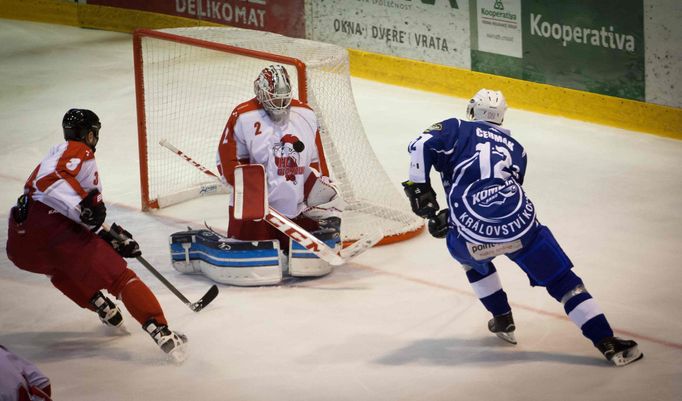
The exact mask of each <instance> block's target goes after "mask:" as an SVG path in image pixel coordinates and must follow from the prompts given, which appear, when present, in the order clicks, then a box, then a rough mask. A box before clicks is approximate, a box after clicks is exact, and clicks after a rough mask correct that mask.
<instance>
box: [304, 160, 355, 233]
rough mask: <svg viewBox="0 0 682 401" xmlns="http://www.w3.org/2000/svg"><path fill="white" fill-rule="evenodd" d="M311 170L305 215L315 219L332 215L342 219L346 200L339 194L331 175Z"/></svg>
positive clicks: (307, 181)
mask: <svg viewBox="0 0 682 401" xmlns="http://www.w3.org/2000/svg"><path fill="white" fill-rule="evenodd" d="M310 170H311V174H310V176H309V177H308V179H307V180H306V182H305V189H304V193H305V203H306V208H305V209H303V212H302V213H303V215H304V216H306V217H308V218H310V219H313V220H315V221H321V220H325V219H329V218H330V217H336V218H339V219H340V218H341V213H343V210H344V209H345V208H346V201H344V200H343V198H341V197H340V196H339V190H338V189H337V188H336V185H334V183H333V182H332V181H331V180H330V179H329V177H327V176H324V175H320V173H319V172H318V171H316V170H315V169H312V168H311V169H310Z"/></svg>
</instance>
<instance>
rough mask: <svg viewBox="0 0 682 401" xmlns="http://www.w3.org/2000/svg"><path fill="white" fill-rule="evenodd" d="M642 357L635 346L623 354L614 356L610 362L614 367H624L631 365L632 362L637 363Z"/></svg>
mask: <svg viewBox="0 0 682 401" xmlns="http://www.w3.org/2000/svg"><path fill="white" fill-rule="evenodd" d="M643 357H644V354H643V353H642V351H640V350H639V348H638V347H637V346H634V347H632V348H629V349H626V350H625V351H623V352H619V353H617V354H615V355H614V356H613V357H612V358H611V362H613V364H614V365H616V366H625V365H629V364H631V363H632V362H635V361H639V360H640V359H642V358H643Z"/></svg>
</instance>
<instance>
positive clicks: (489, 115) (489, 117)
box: [467, 89, 507, 125]
mask: <svg viewBox="0 0 682 401" xmlns="http://www.w3.org/2000/svg"><path fill="white" fill-rule="evenodd" d="M506 111H507V101H506V100H505V98H504V95H503V94H502V92H500V91H494V90H490V89H481V90H479V91H478V92H476V94H475V95H474V97H472V98H471V100H469V104H468V105H467V116H468V117H469V119H470V120H479V121H488V122H491V123H494V124H497V125H500V124H502V121H504V113H505V112H506Z"/></svg>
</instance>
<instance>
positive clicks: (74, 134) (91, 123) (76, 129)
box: [62, 109, 102, 142]
mask: <svg viewBox="0 0 682 401" xmlns="http://www.w3.org/2000/svg"><path fill="white" fill-rule="evenodd" d="M62 128H64V140H65V141H79V142H83V141H84V140H85V136H86V135H87V134H88V132H90V131H92V132H93V133H94V134H95V137H96V138H98V139H99V129H100V128H102V123H100V122H99V117H97V114H95V113H94V112H92V111H90V110H86V109H71V110H69V111H67V112H66V114H64V119H63V120H62Z"/></svg>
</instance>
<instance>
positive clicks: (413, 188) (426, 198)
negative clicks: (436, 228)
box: [402, 181, 438, 219]
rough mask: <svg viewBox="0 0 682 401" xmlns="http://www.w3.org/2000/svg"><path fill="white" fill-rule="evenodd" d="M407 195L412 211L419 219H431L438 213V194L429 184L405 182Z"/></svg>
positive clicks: (404, 186)
mask: <svg viewBox="0 0 682 401" xmlns="http://www.w3.org/2000/svg"><path fill="white" fill-rule="evenodd" d="M402 184H403V188H404V190H405V195H407V197H408V198H409V199H410V206H412V211H413V212H414V214H416V215H417V216H419V217H423V218H425V219H430V218H432V217H434V216H436V213H437V212H438V202H436V192H434V190H433V188H431V185H429V184H428V183H418V182H412V181H405V182H403V183H402Z"/></svg>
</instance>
